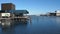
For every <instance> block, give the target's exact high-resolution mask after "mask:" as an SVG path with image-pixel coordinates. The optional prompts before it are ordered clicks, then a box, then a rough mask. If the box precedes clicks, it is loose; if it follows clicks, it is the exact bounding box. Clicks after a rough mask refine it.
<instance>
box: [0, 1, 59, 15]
mask: <svg viewBox="0 0 60 34" xmlns="http://www.w3.org/2000/svg"><path fill="white" fill-rule="evenodd" d="M1 3H13V4H15V6H16V10H25V9H26V10H28V11H29V14H30V15H36V14H37V15H38V14H45V13H47V12H54V11H55V10H60V0H0V10H1Z"/></svg>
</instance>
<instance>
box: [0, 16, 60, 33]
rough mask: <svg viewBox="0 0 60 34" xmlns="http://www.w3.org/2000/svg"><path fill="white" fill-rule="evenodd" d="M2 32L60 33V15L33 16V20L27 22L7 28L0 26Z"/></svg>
mask: <svg viewBox="0 0 60 34" xmlns="http://www.w3.org/2000/svg"><path fill="white" fill-rule="evenodd" d="M18 23H19V22H18ZM0 34H60V17H56V16H31V22H27V24H18V25H15V26H13V27H10V28H5V29H2V27H0Z"/></svg>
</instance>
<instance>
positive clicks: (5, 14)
mask: <svg viewBox="0 0 60 34" xmlns="http://www.w3.org/2000/svg"><path fill="white" fill-rule="evenodd" d="M1 15H2V16H7V17H10V13H1Z"/></svg>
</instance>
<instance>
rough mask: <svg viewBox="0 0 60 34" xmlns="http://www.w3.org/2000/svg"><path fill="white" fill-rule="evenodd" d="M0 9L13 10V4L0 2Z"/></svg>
mask: <svg viewBox="0 0 60 34" xmlns="http://www.w3.org/2000/svg"><path fill="white" fill-rule="evenodd" d="M1 10H15V5H14V4H12V3H2V4H1Z"/></svg>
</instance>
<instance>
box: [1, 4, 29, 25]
mask: <svg viewBox="0 0 60 34" xmlns="http://www.w3.org/2000/svg"><path fill="white" fill-rule="evenodd" d="M28 13H29V12H28V11H27V10H15V5H14V4H12V3H2V4H1V10H0V21H1V24H2V25H4V26H7V25H8V24H9V25H12V24H13V21H14V22H15V21H20V22H22V23H27V20H28V16H25V15H24V14H28ZM9 21H10V22H11V23H10V22H9Z"/></svg>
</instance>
